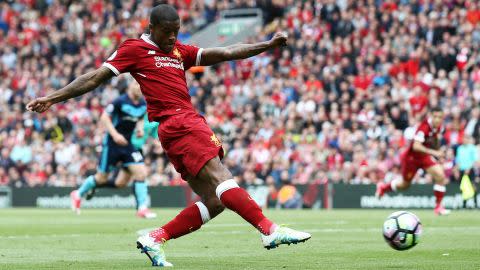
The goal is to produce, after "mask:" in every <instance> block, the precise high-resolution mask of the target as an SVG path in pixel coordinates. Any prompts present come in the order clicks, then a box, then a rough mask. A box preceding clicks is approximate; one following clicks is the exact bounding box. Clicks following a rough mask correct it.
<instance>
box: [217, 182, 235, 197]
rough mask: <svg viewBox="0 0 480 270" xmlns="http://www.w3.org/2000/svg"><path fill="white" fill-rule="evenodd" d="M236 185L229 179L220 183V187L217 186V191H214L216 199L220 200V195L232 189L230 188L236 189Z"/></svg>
mask: <svg viewBox="0 0 480 270" xmlns="http://www.w3.org/2000/svg"><path fill="white" fill-rule="evenodd" d="M238 187H239V186H238V184H237V182H235V180H233V179H229V180H227V181H224V182H222V183H220V185H218V186H217V189H216V190H215V192H216V193H217V197H218V198H219V199H221V198H220V197H222V194H223V193H224V192H225V191H227V190H229V189H232V188H238Z"/></svg>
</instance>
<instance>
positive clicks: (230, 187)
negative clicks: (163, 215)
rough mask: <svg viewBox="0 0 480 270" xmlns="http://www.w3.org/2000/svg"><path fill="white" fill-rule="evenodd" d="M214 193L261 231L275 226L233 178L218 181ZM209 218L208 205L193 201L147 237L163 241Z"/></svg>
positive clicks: (193, 227) (195, 227)
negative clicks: (193, 202) (192, 203)
mask: <svg viewBox="0 0 480 270" xmlns="http://www.w3.org/2000/svg"><path fill="white" fill-rule="evenodd" d="M216 193H217V197H218V198H220V200H221V201H222V203H223V204H224V205H225V207H227V208H228V209H230V210H232V211H235V212H237V213H238V214H239V215H240V216H241V217H242V218H243V219H245V220H246V221H248V222H249V223H250V224H252V225H253V226H254V227H255V228H257V229H258V230H259V231H260V232H261V233H262V234H265V235H269V234H271V233H273V231H274V230H275V228H276V227H277V225H276V224H275V223H273V222H272V221H270V220H269V219H268V218H266V217H265V216H264V215H263V213H262V209H261V208H260V207H259V206H258V205H257V203H256V202H255V201H254V200H253V199H252V198H251V197H250V195H248V193H247V192H246V191H245V190H244V189H242V188H240V187H239V186H238V185H237V183H236V182H235V181H234V180H233V179H230V180H227V181H225V182H223V183H221V184H220V185H218V187H217V190H216ZM209 220H210V214H209V212H208V209H207V207H206V206H205V205H204V204H203V203H201V202H196V203H195V205H192V206H189V207H187V208H185V209H183V210H182V212H180V213H179V214H178V215H177V216H176V217H175V218H174V219H172V220H171V221H170V222H169V223H167V224H165V225H164V226H162V227H161V228H158V229H156V230H153V231H151V232H150V237H152V238H154V239H155V242H166V241H168V240H170V239H175V238H178V237H180V236H183V235H185V234H188V233H191V232H193V231H196V230H198V229H200V227H201V226H202V224H205V223H207V222H208V221H209Z"/></svg>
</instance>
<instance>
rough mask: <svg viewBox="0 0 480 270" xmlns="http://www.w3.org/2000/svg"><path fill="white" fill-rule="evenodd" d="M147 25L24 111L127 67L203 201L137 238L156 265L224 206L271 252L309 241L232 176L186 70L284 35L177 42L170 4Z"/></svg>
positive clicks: (280, 41)
mask: <svg viewBox="0 0 480 270" xmlns="http://www.w3.org/2000/svg"><path fill="white" fill-rule="evenodd" d="M149 29H150V34H148V35H147V34H144V35H142V36H141V37H140V38H139V39H128V40H126V41H125V42H123V43H122V44H121V45H120V46H119V47H118V49H117V50H116V51H115V52H114V53H113V54H112V55H111V56H110V57H109V58H108V59H107V61H106V62H105V63H104V64H103V66H102V67H100V68H98V69H97V70H95V71H92V72H89V73H87V74H84V75H82V76H80V77H78V78H77V79H75V80H74V81H73V82H71V83H70V84H68V85H67V86H65V87H64V88H62V89H60V90H58V91H55V92H53V93H51V94H49V95H48V96H46V97H41V98H37V99H35V100H33V101H31V102H30V103H28V104H27V109H28V110H31V111H35V112H44V111H46V110H47V109H48V108H49V107H50V106H52V105H53V104H55V103H58V102H62V101H65V100H67V99H69V98H73V97H76V96H79V95H82V94H84V93H87V92H89V91H92V90H93V89H95V88H96V87H97V86H99V85H100V84H101V83H104V82H106V81H108V80H109V79H110V78H111V77H112V76H114V75H119V74H120V73H124V72H129V73H130V74H131V75H132V76H133V77H134V78H135V80H136V81H137V82H138V83H139V84H140V88H141V91H142V93H143V95H144V96H145V100H146V102H147V111H148V117H149V120H150V121H157V122H160V125H159V131H158V132H159V138H160V141H161V143H162V146H163V148H164V149H165V151H166V154H167V156H168V158H169V159H170V161H171V162H172V163H173V165H174V166H175V169H176V170H177V171H178V172H180V173H181V175H182V178H183V179H185V180H186V181H187V182H188V184H189V185H190V187H192V189H193V190H194V191H195V192H196V193H197V194H198V195H199V196H200V198H201V201H199V202H196V203H195V204H194V205H192V206H189V207H187V208H185V209H184V210H183V211H181V212H180V213H179V214H178V215H177V216H176V217H175V218H174V219H173V220H171V221H170V222H168V223H167V224H165V225H164V226H162V227H160V228H158V229H156V230H153V231H152V232H150V233H149V234H147V235H144V236H141V237H139V238H138V240H137V247H138V248H139V249H141V250H142V252H144V253H145V254H146V255H147V256H148V258H149V259H150V260H151V261H152V264H153V265H154V266H171V265H172V264H171V263H169V262H167V261H166V259H165V253H164V251H163V247H164V243H165V242H166V241H168V240H169V239H174V238H178V237H181V236H183V235H185V234H188V233H190V232H193V231H195V230H198V229H199V228H200V227H201V226H202V224H205V223H206V222H208V221H209V220H210V219H212V218H214V217H215V216H217V215H218V214H220V213H221V212H222V211H223V210H224V208H225V207H226V208H228V209H230V210H232V211H235V212H236V213H237V214H239V215H240V216H241V217H242V218H243V219H245V220H246V221H247V222H249V223H250V224H251V225H253V226H254V227H255V228H257V230H258V231H259V232H260V233H261V238H262V242H263V246H264V247H265V248H267V249H270V248H274V247H277V246H278V245H280V244H292V243H293V244H295V243H298V242H304V241H306V240H308V239H310V237H311V235H310V234H308V233H304V232H300V231H295V230H292V229H289V228H286V227H283V226H277V225H276V224H275V223H273V222H272V221H270V220H269V219H268V218H266V217H265V216H264V215H263V213H262V210H261V208H260V207H259V206H258V205H257V204H256V203H255V201H253V200H252V198H251V197H250V196H249V195H248V193H247V192H246V191H245V190H243V189H242V188H240V187H239V186H238V185H237V183H236V182H235V181H234V180H233V176H232V174H231V173H230V172H229V171H228V170H227V168H226V167H225V166H224V165H223V164H222V163H221V158H222V157H223V149H222V144H221V142H220V140H219V139H218V138H217V137H216V136H215V134H214V133H213V132H212V130H211V129H210V128H209V127H208V125H207V123H206V121H205V119H204V118H203V117H202V116H201V115H199V114H198V113H197V112H196V111H195V109H194V107H193V105H192V103H191V101H190V96H189V94H188V88H187V83H186V79H185V70H187V69H189V68H190V67H192V66H195V65H201V66H208V65H214V64H217V63H220V62H223V61H231V60H238V59H245V58H248V57H251V56H254V55H257V54H260V53H262V52H264V51H266V50H269V49H272V48H275V47H279V46H284V45H285V44H286V41H287V37H286V35H285V34H283V33H276V34H275V35H274V36H273V37H272V39H271V40H269V41H265V42H259V43H255V44H238V45H232V46H227V47H222V48H208V49H207V48H206V49H202V48H197V47H195V46H190V45H184V44H181V43H180V42H178V41H177V35H178V31H179V29H180V19H179V16H178V14H177V11H176V10H175V8H173V7H172V6H170V5H158V6H156V7H154V8H153V9H152V11H151V13H150V25H149Z"/></svg>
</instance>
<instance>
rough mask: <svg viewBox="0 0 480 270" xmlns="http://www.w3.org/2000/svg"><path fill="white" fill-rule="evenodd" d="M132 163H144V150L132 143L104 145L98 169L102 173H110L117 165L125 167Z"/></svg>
mask: <svg viewBox="0 0 480 270" xmlns="http://www.w3.org/2000/svg"><path fill="white" fill-rule="evenodd" d="M132 164H143V155H142V152H141V151H139V150H137V149H135V147H134V146H133V145H131V144H129V145H127V146H116V145H108V144H106V145H103V149H102V154H101V155H100V162H99V164H98V171H99V172H101V173H109V172H111V171H112V170H114V169H115V168H117V166H120V165H121V166H122V167H123V168H125V167H128V166H130V165H132Z"/></svg>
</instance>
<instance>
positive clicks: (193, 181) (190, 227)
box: [150, 176, 225, 242]
mask: <svg viewBox="0 0 480 270" xmlns="http://www.w3.org/2000/svg"><path fill="white" fill-rule="evenodd" d="M186 178H187V179H188V184H189V185H190V187H191V188H192V189H193V191H194V192H195V193H196V194H197V195H199V196H200V198H201V201H199V202H196V203H195V204H193V205H191V206H189V207H187V208H185V209H183V210H182V211H181V212H180V213H179V214H178V215H177V216H176V217H175V218H174V219H172V220H171V221H170V222H168V223H167V224H165V225H163V226H162V227H160V228H158V229H156V230H154V231H152V232H151V233H150V236H152V237H153V238H155V241H157V242H166V241H168V240H170V239H175V238H179V237H181V236H183V235H185V234H188V233H191V232H194V231H196V230H198V229H200V227H201V226H202V225H203V224H205V223H207V222H208V221H209V220H210V219H212V218H214V217H216V216H217V215H219V214H220V213H221V212H222V211H223V210H224V209H225V207H224V206H223V204H222V202H221V201H220V199H218V198H217V196H216V194H215V189H216V186H215V185H214V184H213V183H211V182H207V183H205V184H204V182H203V181H202V180H201V179H199V178H198V177H192V176H188V177H186Z"/></svg>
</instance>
